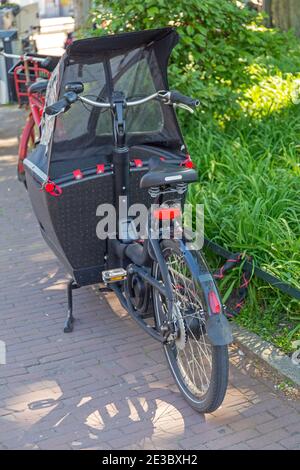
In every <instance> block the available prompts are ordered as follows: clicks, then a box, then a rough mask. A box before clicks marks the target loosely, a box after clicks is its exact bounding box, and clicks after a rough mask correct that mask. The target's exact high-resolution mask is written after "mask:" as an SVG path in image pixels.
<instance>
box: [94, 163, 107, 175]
mask: <svg viewBox="0 0 300 470" xmlns="http://www.w3.org/2000/svg"><path fill="white" fill-rule="evenodd" d="M104 171H105V166H104V165H103V163H102V164H101V165H97V169H96V173H97V175H100V174H101V173H104Z"/></svg>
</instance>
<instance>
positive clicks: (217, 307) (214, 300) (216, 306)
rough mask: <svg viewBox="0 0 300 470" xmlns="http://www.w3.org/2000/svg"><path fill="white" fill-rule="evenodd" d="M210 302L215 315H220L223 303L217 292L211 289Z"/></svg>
mask: <svg viewBox="0 0 300 470" xmlns="http://www.w3.org/2000/svg"><path fill="white" fill-rule="evenodd" d="M208 302H209V307H210V310H211V312H212V313H213V314H214V315H219V314H220V313H221V310H222V308H221V304H220V301H219V299H218V296H217V295H216V293H215V292H214V291H213V290H211V291H210V292H209V294H208Z"/></svg>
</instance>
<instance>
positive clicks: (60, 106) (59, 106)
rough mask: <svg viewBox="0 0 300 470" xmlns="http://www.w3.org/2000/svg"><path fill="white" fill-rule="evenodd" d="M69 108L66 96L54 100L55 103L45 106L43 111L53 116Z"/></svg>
mask: <svg viewBox="0 0 300 470" xmlns="http://www.w3.org/2000/svg"><path fill="white" fill-rule="evenodd" d="M69 108H70V104H69V103H68V101H67V100H66V98H62V99H61V100H59V101H56V103H53V104H51V105H50V106H47V107H46V108H45V113H46V114H48V116H55V115H56V114H59V113H65V112H66V111H68V109H69Z"/></svg>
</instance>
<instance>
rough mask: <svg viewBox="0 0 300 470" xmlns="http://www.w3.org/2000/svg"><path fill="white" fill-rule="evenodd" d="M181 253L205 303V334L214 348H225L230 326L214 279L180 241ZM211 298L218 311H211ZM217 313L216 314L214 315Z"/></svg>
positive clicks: (204, 265)
mask: <svg viewBox="0 0 300 470" xmlns="http://www.w3.org/2000/svg"><path fill="white" fill-rule="evenodd" d="M180 244H181V249H182V253H183V254H184V258H185V261H186V263H187V265H188V266H189V269H190V270H191V273H192V274H193V277H194V279H197V280H198V282H199V284H200V285H201V288H202V290H203V294H204V297H205V303H206V305H207V307H208V308H207V310H208V311H207V313H208V318H207V320H206V332H207V335H208V337H209V339H210V341H211V343H212V344H213V345H214V346H225V345H226V344H230V343H232V341H233V337H232V332H231V327H230V324H229V322H228V320H227V318H226V317H225V315H224V312H223V304H222V302H221V299H220V295H219V292H218V289H217V287H216V284H215V281H214V278H213V277H212V275H211V273H210V272H209V269H208V268H207V266H206V264H205V262H204V260H203V259H202V256H201V255H200V254H199V253H197V252H194V254H193V252H192V251H190V250H188V249H187V247H186V245H185V244H184V242H183V241H180ZM195 254H196V256H197V255H198V256H199V261H200V257H201V263H200V262H199V263H198V262H196V259H195ZM211 296H213V297H214V299H215V301H216V303H217V305H218V307H219V308H218V309H217V310H216V311H213V306H212V303H211V301H210V298H211ZM216 312H217V313H216Z"/></svg>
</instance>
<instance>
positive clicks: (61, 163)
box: [42, 28, 184, 179]
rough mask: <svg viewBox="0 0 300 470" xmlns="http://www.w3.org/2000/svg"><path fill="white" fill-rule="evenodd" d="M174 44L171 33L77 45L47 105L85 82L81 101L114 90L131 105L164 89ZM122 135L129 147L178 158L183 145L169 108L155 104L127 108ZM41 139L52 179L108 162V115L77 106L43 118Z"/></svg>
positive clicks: (62, 65) (71, 49) (107, 98)
mask: <svg viewBox="0 0 300 470" xmlns="http://www.w3.org/2000/svg"><path fill="white" fill-rule="evenodd" d="M177 41H178V34H177V33H176V31H175V29H174V28H163V29H156V30H147V31H139V32H131V33H123V34H118V35H108V36H102V37H100V38H90V39H82V40H79V41H75V42H74V43H73V44H72V45H71V46H69V47H68V49H67V51H66V53H65V54H64V55H63V57H62V58H61V60H60V63H59V65H58V67H57V71H56V77H55V78H53V83H52V84H51V83H50V88H51V90H50V91H49V93H47V98H46V103H47V105H49V104H52V103H53V102H54V101H56V100H58V99H60V98H61V97H62V95H63V94H64V87H65V85H66V83H68V82H71V81H82V82H83V83H84V86H85V90H84V92H83V96H87V97H90V98H91V99H94V100H98V101H107V102H108V101H110V99H111V94H112V92H113V91H123V92H124V94H125V96H126V98H127V99H128V100H130V99H138V98H141V97H143V96H147V95H149V94H151V93H154V92H155V91H157V90H161V89H168V80H167V64H168V60H169V56H170V53H171V51H172V49H173V47H174V46H175V45H176V43H177ZM126 131H127V144H128V145H129V146H132V145H143V144H146V145H153V146H155V147H160V148H165V149H166V150H172V151H174V152H176V153H178V152H180V149H181V148H182V146H183V144H184V142H183V139H182V135H181V132H180V130H179V126H178V123H177V119H176V115H175V112H174V110H173V107H172V106H166V105H163V104H161V103H160V102H159V101H158V100H153V101H151V102H148V103H145V104H143V105H140V106H137V107H134V108H127V110H126ZM43 135H44V136H45V138H44V139H43V136H42V143H43V144H44V145H45V148H46V149H47V150H46V154H47V158H48V159H49V164H48V167H49V168H48V172H49V177H50V178H51V179H55V178H59V177H61V176H63V175H64V174H66V173H70V172H72V171H73V170H74V169H77V168H81V169H85V168H89V167H91V166H93V165H97V164H99V163H108V162H110V159H111V154H112V148H113V131H112V116H111V111H110V110H100V109H99V108H95V107H94V108H93V107H89V106H87V107H86V106H84V105H83V104H82V103H80V102H77V103H75V104H74V105H72V107H71V109H70V110H69V111H68V112H67V113H65V114H62V115H60V116H58V117H57V118H48V117H47V118H46V119H45V123H44V126H43ZM182 156H184V152H182Z"/></svg>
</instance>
